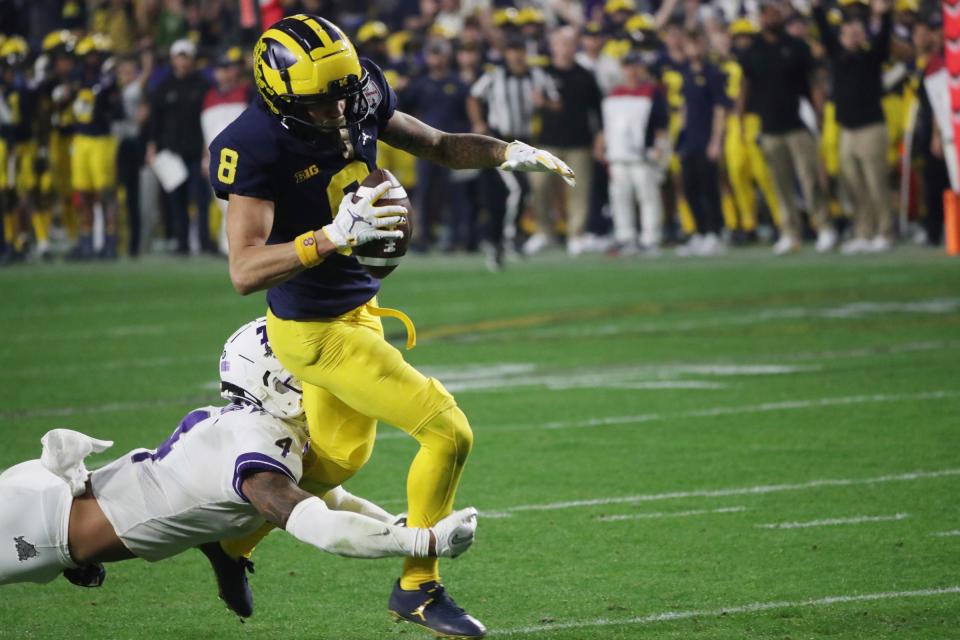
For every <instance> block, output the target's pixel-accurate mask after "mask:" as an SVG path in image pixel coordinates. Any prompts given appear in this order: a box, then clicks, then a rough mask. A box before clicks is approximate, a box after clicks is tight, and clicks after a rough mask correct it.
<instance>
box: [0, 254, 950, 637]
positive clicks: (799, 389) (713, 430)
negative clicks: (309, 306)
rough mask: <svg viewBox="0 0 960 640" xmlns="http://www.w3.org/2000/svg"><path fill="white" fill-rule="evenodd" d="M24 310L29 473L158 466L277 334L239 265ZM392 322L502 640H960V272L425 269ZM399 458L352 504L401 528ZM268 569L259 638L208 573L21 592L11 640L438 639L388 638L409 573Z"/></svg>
mask: <svg viewBox="0 0 960 640" xmlns="http://www.w3.org/2000/svg"><path fill="white" fill-rule="evenodd" d="M0 291H2V292H3V300H4V304H3V306H2V307H0V326H2V327H3V334H4V346H3V349H2V350H0V379H2V384H0V388H2V389H3V391H2V392H0V397H2V399H3V402H2V405H0V435H2V436H3V445H2V446H0V468H4V467H8V466H10V465H12V464H14V463H16V462H19V461H21V460H24V459H27V458H32V457H38V456H39V452H40V446H39V439H40V437H41V436H42V435H43V433H44V432H46V431H47V430H48V429H50V428H53V427H58V426H67V427H72V428H75V429H79V430H81V431H84V432H86V433H89V434H91V435H94V436H97V437H101V438H112V439H114V440H115V441H116V446H115V447H114V449H113V450H111V451H110V452H108V453H107V454H104V455H101V456H98V457H97V458H96V459H95V460H94V463H101V464H102V463H103V462H104V461H106V460H108V459H110V458H111V456H117V455H121V454H122V453H124V452H125V451H127V450H129V449H131V448H133V447H136V446H148V447H153V446H155V445H156V444H158V443H159V442H161V441H162V440H163V439H164V438H165V437H166V436H167V435H168V434H169V432H170V431H171V430H172V429H173V427H174V426H175V425H176V424H177V422H178V420H179V419H180V417H182V415H183V414H184V413H186V412H187V411H188V410H189V409H191V408H193V407H195V406H198V405H201V404H208V403H211V402H215V401H217V399H218V396H217V393H216V390H215V389H216V386H215V381H216V376H217V358H218V356H219V354H220V346H221V344H222V342H223V340H224V339H225V338H226V337H227V336H228V335H229V334H230V333H231V332H232V331H233V330H234V329H235V328H236V327H238V326H239V325H240V324H242V323H243V322H245V321H247V320H249V319H251V318H253V317H255V316H257V315H261V314H262V312H263V308H264V304H263V297H262V294H254V295H252V296H250V297H247V298H241V297H240V296H238V295H236V294H235V293H234V292H233V290H232V289H231V288H230V285H229V282H228V278H227V275H226V264H225V263H222V262H206V261H199V262H176V261H168V260H160V259H151V260H145V261H143V262H140V263H130V262H127V263H123V264H120V265H80V266H66V265H38V266H28V267H18V268H11V269H5V270H2V271H0ZM382 303H383V304H385V305H389V306H396V307H400V308H402V309H404V310H405V311H407V312H408V313H409V314H410V315H411V316H412V317H413V318H414V320H415V322H416V323H417V326H418V328H419V331H420V345H419V346H418V347H417V348H416V349H415V350H414V351H412V352H410V353H409V354H408V357H409V359H410V361H411V362H412V363H414V364H415V365H416V366H418V367H421V368H422V369H424V370H425V371H429V372H431V373H432V374H433V375H436V376H438V377H439V378H440V379H441V380H443V381H444V382H445V383H446V385H447V386H448V388H450V389H451V391H453V392H455V393H456V395H457V398H458V400H459V402H460V405H461V406H462V407H463V409H464V410H465V411H466V413H467V415H468V416H469V417H470V418H471V423H472V425H473V428H474V431H475V433H476V443H475V448H474V452H473V454H472V457H471V460H470V462H469V464H468V467H467V472H466V474H465V476H464V481H463V485H462V487H461V491H460V494H459V497H458V504H459V505H461V506H466V505H469V504H473V505H476V506H477V507H478V508H479V509H480V510H481V511H482V512H483V514H482V517H481V520H480V528H479V536H478V542H477V544H476V545H475V546H474V548H473V550H471V552H470V553H468V554H467V555H466V556H464V557H463V558H460V559H458V560H455V561H451V562H445V563H444V565H443V566H444V570H443V574H444V579H445V583H446V584H447V586H448V588H449V589H450V590H451V592H452V594H453V595H454V596H455V597H456V598H457V599H458V601H459V602H460V604H462V605H464V606H465V607H467V608H468V610H469V611H470V612H471V613H473V614H474V615H476V616H477V617H478V618H480V619H481V620H483V621H484V622H485V623H486V624H487V626H488V627H489V628H490V630H491V633H492V634H496V635H497V636H509V637H514V638H525V637H529V638H551V639H558V640H580V639H586V638H611V639H612V638H671V639H673V638H676V639H681V638H682V639H689V638H791V639H794V640H797V639H801V638H824V637H826V638H837V639H840V638H843V639H853V638H864V639H871V640H874V639H879V638H890V639H897V640H899V639H902V638H911V639H927V638H929V639H934V638H936V639H943V638H950V637H954V638H955V637H958V634H960V501H958V496H960V364H958V363H960V261H957V260H950V259H948V258H946V257H944V256H941V255H939V254H934V253H930V252H920V251H919V250H913V249H903V250H900V251H898V252H896V253H893V254H891V255H886V256H878V257H862V258H855V259H851V258H841V257H839V256H832V257H820V256H814V255H812V253H811V254H803V255H799V256H794V257H790V258H788V259H782V260H774V259H773V258H771V257H769V255H768V253H767V251H760V250H757V251H744V252H737V253H735V254H732V255H730V256H727V257H724V258H721V259H717V260H712V261H693V262H688V261H682V260H678V259H675V258H673V257H665V258H662V259H660V260H655V261H644V260H622V261H616V260H608V259H603V258H599V257H595V258H585V259H581V260H576V261H571V260H568V259H567V258H566V257H564V256H560V255H554V256H546V257H544V258H543V259H541V260H535V261H532V262H529V263H526V264H520V265H515V266H514V267H513V268H511V269H509V270H508V271H506V272H504V273H502V274H498V275H491V274H488V273H486V272H485V271H483V269H482V265H481V263H480V261H479V259H478V258H461V259H456V260H454V259H447V258H427V259H423V258H421V259H410V260H409V261H408V263H407V264H405V265H404V266H403V267H402V268H400V269H399V270H398V271H397V272H396V273H395V274H394V275H393V276H391V278H390V279H389V280H388V281H387V283H386V286H385V289H384V292H383V295H382ZM386 322H387V323H388V324H387V331H388V334H391V335H392V336H393V339H394V340H395V343H396V344H398V345H400V344H402V339H401V333H402V327H401V326H400V325H399V323H396V322H394V321H391V320H387V321H386ZM380 438H381V439H380V441H379V442H378V444H377V447H376V450H375V452H374V455H373V458H372V459H371V461H370V462H369V464H368V465H367V467H366V468H364V469H363V470H362V471H361V472H360V473H359V474H358V475H357V476H356V477H355V478H354V479H353V480H352V481H351V482H350V483H349V488H350V489H351V490H352V491H354V492H355V493H358V494H360V495H364V496H366V497H369V498H371V499H374V500H376V501H379V502H381V503H382V504H383V505H384V506H385V507H386V508H388V509H391V510H394V511H401V510H403V508H404V507H403V502H404V501H403V497H404V480H405V475H406V469H407V465H408V463H409V461H410V460H411V458H412V456H413V454H414V452H415V446H414V443H413V441H412V440H410V439H409V438H407V437H406V436H404V435H402V434H401V433H400V432H399V431H396V430H394V429H393V428H391V427H390V426H387V425H383V426H381V428H380ZM0 508H3V506H2V505H0ZM824 521H826V522H824ZM8 542H9V541H3V540H0V544H7V543H8ZM254 560H255V561H256V562H257V573H256V575H255V576H254V577H253V579H252V584H253V587H254V590H255V592H256V604H257V612H256V614H255V616H254V617H253V618H252V619H251V620H250V621H249V622H248V623H247V624H245V625H241V624H240V623H239V622H238V621H237V619H236V618H234V617H231V616H230V615H229V614H228V613H227V612H226V610H225V609H224V607H223V606H222V604H221V603H220V602H219V600H217V598H216V595H215V588H214V584H213V579H212V575H210V574H209V571H208V569H207V566H206V563H205V560H204V559H203V558H202V556H201V555H200V554H199V553H196V552H192V553H188V554H185V555H183V556H180V557H177V558H174V559H172V560H170V561H166V562H163V563H159V564H157V565H148V564H147V563H144V562H141V561H130V562H126V563H122V564H116V565H112V566H110V567H108V572H109V575H108V578H107V582H106V584H105V586H104V587H103V588H102V589H100V590H89V591H88V590H80V589H77V588H75V587H73V586H71V585H69V584H68V583H67V582H66V581H64V580H58V581H55V582H54V583H52V584H51V585H48V586H34V585H29V586H19V585H18V586H11V587H5V588H3V589H2V590H0V637H3V638H50V639H56V640H65V639H69V638H79V637H83V638H109V639H113V638H117V639H129V638H136V639H138V640H148V639H152V638H184V639H191V640H192V639H195V638H204V639H209V640H214V639H229V640H238V639H240V638H290V639H291V640H293V639H295V638H303V639H307V638H309V639H318V638H322V639H331V640H333V639H337V640H339V639H362V640H368V639H377V638H394V639H398V638H411V639H414V638H419V637H426V636H425V635H424V634H423V632H421V631H419V630H417V629H414V628H407V627H401V626H397V625H394V624H393V623H391V622H390V621H389V619H388V617H387V614H386V600H387V597H388V595H389V592H390V589H391V585H392V582H393V580H395V579H396V577H397V575H398V569H399V563H398V562H394V561H389V560H388V561H350V560H343V559H339V558H334V557H331V556H326V555H323V554H321V553H320V552H317V551H316V550H314V549H312V548H310V547H307V546H305V545H302V544H300V543H298V542H297V541H295V540H294V539H292V538H290V537H288V536H286V535H285V534H283V533H282V532H278V533H274V534H273V535H271V536H270V537H269V538H268V539H267V540H265V541H264V543H263V544H262V545H261V546H260V547H259V548H258V550H257V552H256V554H255V556H254Z"/></svg>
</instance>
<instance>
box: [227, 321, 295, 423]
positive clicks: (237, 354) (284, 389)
mask: <svg viewBox="0 0 960 640" xmlns="http://www.w3.org/2000/svg"><path fill="white" fill-rule="evenodd" d="M220 395H221V396H223V397H224V398H226V399H227V400H241V401H244V402H250V403H253V404H255V405H257V406H258V407H260V408H262V409H263V410H264V411H266V412H267V413H269V414H270V415H272V416H274V417H276V418H286V419H293V418H299V417H300V416H301V415H303V405H302V404H301V400H302V397H303V391H302V390H301V388H300V382H299V381H298V380H297V379H296V378H294V377H293V374H292V373H290V372H289V371H287V370H286V369H284V367H283V365H282V364H280V361H279V360H278V359H277V356H275V355H274V354H273V349H272V348H271V347H270V341H269V340H268V339H267V319H266V318H257V319H256V320H254V321H253V322H248V323H247V324H245V325H243V326H242V327H240V328H239V329H237V331H236V332H235V333H234V334H233V335H232V336H230V338H229V339H228V340H227V342H226V344H225V345H223V354H222V355H221V356H220Z"/></svg>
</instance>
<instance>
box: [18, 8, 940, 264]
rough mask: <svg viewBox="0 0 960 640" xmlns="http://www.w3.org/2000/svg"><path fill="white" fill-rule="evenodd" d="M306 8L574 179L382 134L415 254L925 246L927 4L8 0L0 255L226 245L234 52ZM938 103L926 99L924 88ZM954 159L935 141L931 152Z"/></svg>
mask: <svg viewBox="0 0 960 640" xmlns="http://www.w3.org/2000/svg"><path fill="white" fill-rule="evenodd" d="M294 13H312V14H317V15H322V16H324V17H326V18H328V19H331V20H333V21H334V22H336V23H337V24H338V25H339V26H340V27H342V28H343V29H344V30H346V31H347V32H348V33H349V34H350V35H351V36H352V38H353V41H354V43H355V45H356V47H357V49H358V51H359V52H360V54H361V55H362V56H365V57H368V58H370V59H372V60H373V61H374V62H376V63H377V64H378V65H380V66H381V67H382V68H383V69H384V70H385V71H386V74H387V78H388V80H389V82H390V83H391V85H392V86H393V88H394V89H395V90H396V92H397V94H398V97H399V104H400V107H399V108H400V109H402V110H404V111H406V112H408V113H410V114H412V115H414V116H416V117H418V118H420V119H422V120H423V121H425V122H427V123H428V124H430V125H433V126H435V127H437V128H440V129H444V130H446V131H451V132H470V131H472V132H475V133H489V134H492V135H497V136H499V137H502V138H504V139H507V140H513V139H518V140H523V141H526V142H529V143H531V144H534V145H537V146H540V147H543V148H546V149H548V150H550V151H551V152H553V153H555V154H557V155H558V156H560V157H561V158H563V159H564V160H565V161H566V162H567V163H568V164H569V165H570V166H571V167H572V168H573V169H574V170H575V171H576V174H577V179H578V183H577V186H576V188H574V189H569V188H567V187H565V186H564V185H563V183H562V182H561V181H560V180H559V178H556V177H554V176H551V175H548V174H529V175H524V174H514V173H507V172H501V171H498V170H484V171H471V170H458V171H451V170H448V169H445V168H442V167H438V166H436V165H432V164H430V163H428V162H426V161H420V160H417V159H415V158H413V157H412V156H410V155H408V154H406V153H403V152H400V151H398V150H396V149H393V148H390V147H388V146H386V145H384V144H383V143H381V148H380V155H379V164H380V166H383V167H386V168H388V169H390V170H392V171H393V172H394V173H395V174H396V175H397V177H398V178H399V179H400V180H401V182H403V183H404V184H405V185H406V187H407V189H408V190H409V191H411V192H412V200H413V204H414V209H415V213H416V216H417V219H416V221H415V223H416V224H415V227H416V229H417V232H416V236H415V237H414V238H413V249H414V250H416V251H422V252H427V251H441V252H454V251H466V252H475V251H481V250H483V251H485V252H486V255H487V264H488V266H489V267H490V268H491V269H498V268H501V267H502V266H503V264H504V262H505V261H507V260H509V259H510V258H511V257H512V256H517V257H520V256H532V255H535V254H537V253H539V252H540V251H543V250H544V249H547V248H550V247H561V248H563V249H565V250H566V251H567V252H568V253H569V254H570V255H572V256H575V255H579V254H582V253H585V252H604V253H607V254H609V255H615V256H629V255H651V256H654V255H658V253H660V252H662V251H665V250H667V249H668V248H669V250H671V251H676V252H677V253H678V254H680V255H688V256H709V255H716V254H721V253H724V252H726V251H728V250H730V248H731V247H734V246H741V245H750V244H757V243H761V244H767V245H769V246H771V247H772V249H773V252H774V253H776V254H778V255H783V254H789V253H792V252H795V251H798V250H800V249H801V247H802V245H803V244H804V243H806V242H810V243H811V244H813V246H814V247H815V249H816V250H817V251H821V252H827V251H833V250H838V251H841V252H843V253H847V254H854V253H870V252H882V251H889V250H891V249H893V248H894V247H895V245H896V244H898V243H903V242H915V243H918V244H928V245H931V246H940V244H941V242H942V224H943V197H942V193H943V191H944V190H945V189H947V188H948V185H949V182H948V172H947V166H946V162H945V158H944V148H945V145H944V144H943V143H942V140H943V137H942V136H941V135H940V130H939V129H938V126H937V117H936V111H937V110H938V109H940V108H941V107H940V106H938V104H937V101H938V100H939V98H937V97H935V96H934V94H935V93H936V92H935V91H933V90H929V91H928V90H927V89H925V87H927V86H928V85H930V83H929V82H926V80H928V79H929V78H930V77H932V76H933V75H934V74H935V73H937V72H938V71H939V70H940V69H941V68H942V67H943V64H944V63H943V57H942V49H943V34H942V28H941V19H940V13H939V6H938V4H931V5H930V6H927V5H922V4H918V0H873V1H872V3H869V4H868V3H867V2H866V1H865V0H839V3H834V2H832V0H831V1H829V2H828V0H795V2H793V3H791V2H787V1H783V0H746V1H742V0H717V1H715V2H701V1H699V0H659V1H657V0H653V1H652V2H647V1H645V0H605V1H604V0H583V1H581V0H540V1H537V0H529V1H528V2H524V1H523V0H517V2H516V3H512V2H511V3H505V2H501V1H500V0H366V1H362V0H358V1H351V2H347V1H345V0H339V1H338V0H329V1H327V0H136V1H135V2H131V1H129V0H88V1H86V2H84V1H82V0H6V1H4V2H2V3H0V32H2V33H3V34H4V35H3V36H2V37H0V132H2V136H0V210H2V215H3V238H2V248H0V255H2V259H3V261H4V262H7V263H9V262H17V261H22V260H33V259H53V258H59V257H61V256H62V257H64V258H66V259H73V260H89V259H114V258H117V257H118V256H130V257H135V256H138V255H140V254H143V253H147V252H171V253H178V254H182V255H196V254H199V253H210V254H222V253H224V252H225V250H226V236H225V232H224V217H225V206H224V203H222V202H219V201H217V200H216V199H215V198H214V197H213V194H212V192H211V189H210V185H209V181H208V176H207V170H208V169H207V164H208V158H206V145H207V143H208V142H209V141H210V140H211V139H212V138H213V137H214V136H215V135H216V134H217V133H218V132H219V131H220V130H221V129H222V128H223V127H224V126H226V124H228V123H229V122H230V121H231V120H232V119H233V118H235V117H236V116H237V115H238V114H239V113H240V112H241V111H242V110H243V109H245V108H246V107H247V105H248V104H249V103H250V102H251V101H255V100H257V96H256V91H255V89H254V88H253V87H252V72H251V68H252V64H253V60H252V59H251V56H252V44H253V43H254V42H255V40H256V38H257V37H258V36H259V34H260V33H261V32H262V31H263V30H264V29H265V28H266V27H267V26H269V25H270V24H272V23H273V22H274V21H275V20H277V19H279V18H281V17H283V16H284V15H291V14H294ZM931 96H934V97H933V98H931ZM948 151H949V148H948Z"/></svg>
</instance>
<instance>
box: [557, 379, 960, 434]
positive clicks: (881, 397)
mask: <svg viewBox="0 0 960 640" xmlns="http://www.w3.org/2000/svg"><path fill="white" fill-rule="evenodd" d="M958 396H960V391H957V390H950V389H944V390H940V391H922V392H919V393H876V394H872V395H859V396H838V397H833V398H813V399H809V400H785V401H783V402H765V403H762V404H753V405H750V404H748V405H740V406H731V407H712V408H707V409H694V410H692V411H678V412H676V413H641V414H636V415H631V416H609V417H606V418H590V419H587V420H564V421H559V422H548V423H546V424H544V425H541V426H542V428H544V429H571V428H578V427H600V426H609V425H617V424H639V423H641V422H654V421H660V420H676V419H678V418H712V417H716V416H727V415H740V414H744V413H768V412H776V411H795V410H798V409H814V408H818V407H834V406H842V405H851V404H871V403H878V402H903V401H908V400H942V399H945V398H956V397H958Z"/></svg>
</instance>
